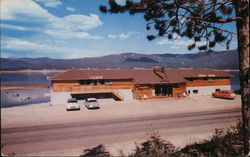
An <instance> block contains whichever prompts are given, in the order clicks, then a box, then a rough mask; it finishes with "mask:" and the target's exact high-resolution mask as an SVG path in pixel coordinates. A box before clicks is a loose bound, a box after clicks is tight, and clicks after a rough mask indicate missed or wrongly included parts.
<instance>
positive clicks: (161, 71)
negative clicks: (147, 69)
mask: <svg viewBox="0 0 250 157" xmlns="http://www.w3.org/2000/svg"><path fill="white" fill-rule="evenodd" d="M153 72H154V73H155V74H156V75H157V76H159V77H160V78H161V79H163V80H168V79H167V76H166V75H165V73H164V67H161V66H155V67H154V68H153Z"/></svg>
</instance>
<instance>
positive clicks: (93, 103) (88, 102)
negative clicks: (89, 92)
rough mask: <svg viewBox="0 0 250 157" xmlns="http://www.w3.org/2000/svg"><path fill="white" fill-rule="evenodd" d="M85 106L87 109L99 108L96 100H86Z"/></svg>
mask: <svg viewBox="0 0 250 157" xmlns="http://www.w3.org/2000/svg"><path fill="white" fill-rule="evenodd" d="M85 106H86V107H87V108H88V109H99V108H100V107H99V104H98V102H97V100H96V98H87V100H86V101H85Z"/></svg>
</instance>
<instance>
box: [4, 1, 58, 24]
mask: <svg viewBox="0 0 250 157" xmlns="http://www.w3.org/2000/svg"><path fill="white" fill-rule="evenodd" d="M0 7H1V19H2V20H24V17H30V18H32V19H34V20H35V19H36V20H37V19H38V20H48V19H51V18H52V17H53V16H51V14H49V13H48V11H47V10H45V9H42V8H41V7H40V6H39V5H38V4H36V3H35V2H33V1H31V0H1V5H0ZM30 18H27V19H25V20H30Z"/></svg>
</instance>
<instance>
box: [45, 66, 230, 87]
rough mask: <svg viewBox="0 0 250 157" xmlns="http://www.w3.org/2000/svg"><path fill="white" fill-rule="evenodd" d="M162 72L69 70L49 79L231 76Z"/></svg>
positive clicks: (173, 79) (158, 80)
mask: <svg viewBox="0 0 250 157" xmlns="http://www.w3.org/2000/svg"><path fill="white" fill-rule="evenodd" d="M164 73H165V76H166V77H165V78H164V79H162V78H160V77H159V76H157V75H156V74H155V73H154V72H153V70H151V69H147V70H145V69H143V70H142V69H140V70H139V69H127V70H125V69H121V70H120V69H119V70H118V69H117V70H69V71H66V72H63V73H60V74H57V75H55V76H53V77H51V78H50V80H87V79H93V78H94V79H134V81H135V83H136V84H155V83H180V82H186V80H185V78H186V77H231V75H230V74H227V73H224V72H220V71H215V70H208V69H197V70H196V69H178V70H174V69H166V70H164Z"/></svg>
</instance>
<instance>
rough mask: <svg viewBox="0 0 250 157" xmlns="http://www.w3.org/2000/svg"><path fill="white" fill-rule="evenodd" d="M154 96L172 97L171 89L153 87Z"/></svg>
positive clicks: (162, 86)
mask: <svg viewBox="0 0 250 157" xmlns="http://www.w3.org/2000/svg"><path fill="white" fill-rule="evenodd" d="M155 95H156V96H166V95H168V96H172V87H171V86H168V85H156V86H155Z"/></svg>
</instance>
